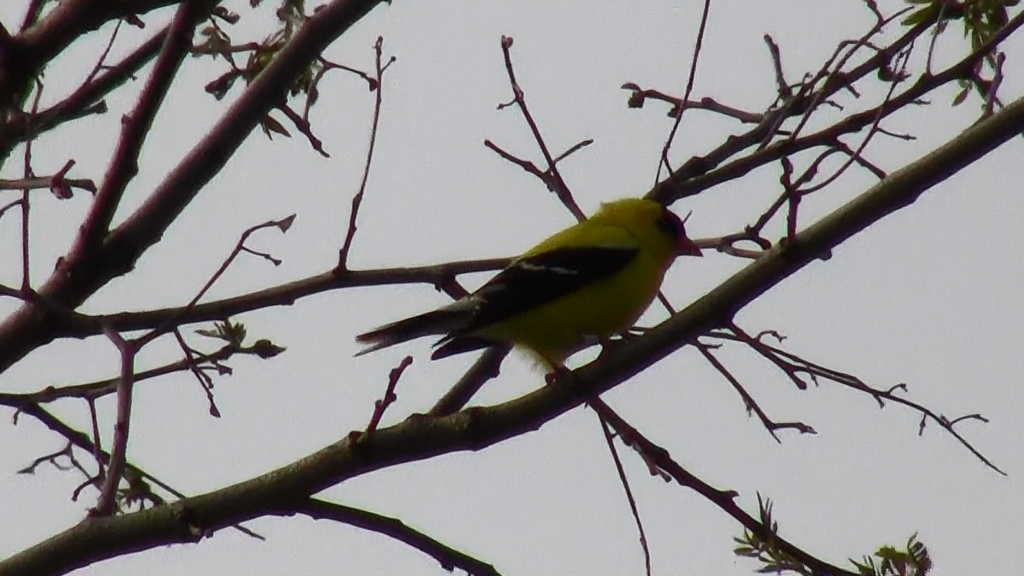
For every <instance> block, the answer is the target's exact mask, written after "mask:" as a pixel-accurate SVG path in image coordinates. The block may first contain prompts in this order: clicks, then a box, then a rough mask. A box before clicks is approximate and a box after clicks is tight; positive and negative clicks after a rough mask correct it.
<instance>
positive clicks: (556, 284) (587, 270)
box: [453, 247, 637, 336]
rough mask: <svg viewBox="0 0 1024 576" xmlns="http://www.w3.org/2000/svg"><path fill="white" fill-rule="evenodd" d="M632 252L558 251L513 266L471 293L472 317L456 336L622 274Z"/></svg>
mask: <svg viewBox="0 0 1024 576" xmlns="http://www.w3.org/2000/svg"><path fill="white" fill-rule="evenodd" d="M636 253H637V249H636V248H606V247H586V248H583V247H580V248H558V249H555V250H551V251H548V252H543V253H541V254H537V255H534V256H528V257H526V258H523V259H521V260H517V261H515V262H513V263H512V264H511V265H510V266H509V267H508V268H506V269H504V270H502V271H501V272H500V273H499V274H498V275H497V276H495V277H494V278H491V280H490V281H489V282H487V283H486V284H484V285H483V286H481V287H480V289H479V290H477V291H476V292H474V293H473V295H472V298H474V299H476V300H478V302H479V303H478V305H477V310H476V313H475V314H474V315H473V317H472V319H471V320H470V321H469V322H468V323H467V324H466V325H465V326H464V327H463V328H462V329H460V330H459V331H458V334H453V336H459V335H463V334H468V333H470V332H472V331H473V330H476V329H478V328H481V327H483V326H487V325H489V324H494V323H495V322H499V321H501V320H504V319H505V318H509V317H511V316H515V315H516V314H519V313H521V312H523V311H525V310H529V309H531V308H535V307H537V306H540V305H541V304H545V303H547V302H551V301H554V300H557V299H559V298H561V297H562V296H565V295H567V294H571V293H572V292H575V291H577V290H579V289H580V288H582V287H584V286H586V285H588V284H591V283H593V282H596V281H598V280H600V279H602V278H606V277H608V276H611V275H612V274H615V273H616V272H618V271H619V270H622V268H623V267H624V266H626V264H628V263H629V261H630V260H632V259H633V257H634V256H636Z"/></svg>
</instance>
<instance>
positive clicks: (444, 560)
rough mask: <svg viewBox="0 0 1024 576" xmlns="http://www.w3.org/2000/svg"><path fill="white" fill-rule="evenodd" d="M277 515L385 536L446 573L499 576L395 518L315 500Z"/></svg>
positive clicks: (485, 564)
mask: <svg viewBox="0 0 1024 576" xmlns="http://www.w3.org/2000/svg"><path fill="white" fill-rule="evenodd" d="M279 513H280V514H281V515H288V516H291V515H293V514H296V513H298V514H303V515H305V516H309V517H310V518H313V519H316V520H333V521H335V522H340V523H342V524H348V525H349V526H356V527H358V528H362V529H364V530H370V531H372V532H376V533H378V534H383V535H385V536H389V537H391V538H394V539H395V540H398V541H399V542H403V543H405V544H408V545H409V546H412V547H413V548H415V549H417V550H419V551H420V552H423V553H425V554H427V555H428V556H430V557H431V558H433V559H435V560H437V562H438V563H439V564H440V565H441V567H442V568H444V569H445V570H448V571H449V572H454V571H455V569H456V568H458V569H460V570H464V571H465V572H466V574H468V575H469V576H501V574H500V573H499V572H498V571H497V570H495V569H494V566H491V565H490V564H488V563H486V562H483V561H482V560H478V559H476V558H474V557H472V556H470V555H468V554H466V553H464V552H459V551H458V550H456V549H454V548H452V547H450V546H446V545H445V544H442V543H441V542H439V541H438V540H436V539H434V538H431V537H430V536H427V535H426V534H424V533H423V532H420V531H418V530H414V529H413V528H410V527H409V526H408V525H406V524H405V523H404V522H402V521H401V520H399V519H397V518H392V517H389V516H382V515H380V514H375V513H373V512H369V511H367V510H361V509H359V508H353V507H351V506H344V505H342V504H335V503H333V502H327V501H324V500H320V499H319V498H309V499H307V500H304V501H302V502H299V503H297V504H295V505H290V506H288V507H287V508H282V509H281V510H280V511H279Z"/></svg>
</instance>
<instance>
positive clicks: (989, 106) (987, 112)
mask: <svg viewBox="0 0 1024 576" xmlns="http://www.w3.org/2000/svg"><path fill="white" fill-rule="evenodd" d="M1004 62H1006V54H1005V53H1003V52H1000V53H998V54H997V55H996V62H995V67H994V68H995V72H994V73H993V75H992V82H991V83H990V85H989V88H988V91H987V92H986V93H985V107H984V108H983V109H982V113H981V118H988V117H989V116H991V115H992V114H993V113H994V112H995V105H996V103H997V102H998V101H999V96H998V95H997V94H998V92H999V87H1000V86H1002V84H1003V63H1004Z"/></svg>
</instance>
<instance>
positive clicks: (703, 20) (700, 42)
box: [654, 0, 711, 184]
mask: <svg viewBox="0 0 1024 576" xmlns="http://www.w3.org/2000/svg"><path fill="white" fill-rule="evenodd" d="M710 12H711V0H704V10H703V11H702V12H701V15H700V27H699V28H698V29H697V41H696V42H695V43H694V46H693V58H692V59H691V60H690V73H689V75H688V76H687V78H686V90H684V91H683V102H689V101H690V94H691V93H692V92H693V84H694V81H695V80H696V78H697V62H699V61H700V50H701V48H702V47H703V46H704V30H705V29H706V28H707V24H708V14H709V13H710ZM685 110H686V108H685V107H683V106H680V107H679V112H678V113H677V114H676V119H675V122H673V123H672V129H671V130H670V131H669V133H668V138H666V139H665V145H664V146H663V147H662V149H661V162H659V163H658V171H657V173H656V174H655V175H654V183H655V184H657V183H658V182H659V181H660V180H661V169H662V167H664V168H665V169H666V170H667V171H668V173H669V174H672V173H673V172H675V170H673V169H672V164H671V163H670V162H669V159H668V152H669V149H671V148H672V142H674V141H675V138H676V132H678V131H679V126H680V125H681V124H682V122H683V112H684V111H685Z"/></svg>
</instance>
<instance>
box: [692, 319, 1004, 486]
mask: <svg viewBox="0 0 1024 576" xmlns="http://www.w3.org/2000/svg"><path fill="white" fill-rule="evenodd" d="M706 336H708V337H712V338H719V339H723V340H732V341H735V342H743V341H744V340H743V339H742V338H741V337H739V336H737V335H736V334H735V333H732V332H721V331H712V332H709V333H707V334H706ZM758 342H759V344H760V346H763V347H765V348H766V349H768V350H769V351H770V353H771V354H772V355H775V356H776V360H778V361H780V362H783V363H789V364H788V365H787V366H786V367H785V368H783V370H786V371H787V373H796V372H804V373H806V374H808V375H809V376H811V377H812V378H814V379H815V381H816V380H817V378H825V379H827V380H830V381H832V382H835V383H836V384H839V385H841V386H846V387H847V388H851V389H853V390H857V391H859V392H863V393H865V394H868V395H869V396H871V397H872V398H874V399H875V401H876V402H878V405H879V407H880V408H884V407H885V403H884V402H883V400H888V401H890V402H894V403H896V404H902V405H903V406H906V407H908V408H911V409H912V410H915V411H917V412H918V413H920V414H921V415H922V417H923V418H927V419H930V420H932V421H933V422H935V423H937V424H938V425H939V426H941V427H942V428H943V429H944V430H946V432H948V433H949V434H950V435H952V436H953V437H954V438H956V440H957V441H958V442H959V443H960V444H961V445H962V446H963V447H964V448H966V449H967V450H968V451H969V452H970V453H971V454H973V455H974V457H975V458H977V459H978V460H980V461H981V462H982V463H983V464H985V465H986V466H987V467H989V468H991V469H992V470H994V471H996V472H998V473H999V474H1002V475H1003V476H1006V473H1005V472H1003V471H1002V470H1001V469H1000V468H999V467H998V466H996V465H995V464H993V463H992V462H991V461H990V460H989V459H988V458H986V457H985V456H984V455H983V454H982V453H981V452H980V451H979V450H978V449H977V448H975V447H974V446H973V445H971V443H970V442H968V441H967V440H966V439H965V438H964V437H963V436H961V435H960V433H959V432H957V431H956V429H955V428H954V427H953V426H952V424H951V422H954V421H958V420H959V419H956V420H952V421H951V420H949V419H947V418H946V417H944V416H942V415H940V414H937V413H936V412H935V411H933V410H931V409H929V408H926V407H925V406H923V405H921V404H918V403H917V402H913V401H911V400H907V399H906V398H902V397H900V396H897V395H895V392H896V391H898V390H902V391H904V392H906V391H907V386H906V384H897V385H896V386H893V387H892V388H890V389H888V390H881V389H878V388H873V387H871V386H869V385H867V384H866V383H865V382H864V381H863V380H861V379H860V378H858V377H856V376H854V375H852V374H847V373H845V372H840V371H838V370H834V369H832V368H827V367H825V366H822V365H820V364H816V363H814V362H811V361H810V360H807V359H806V358H803V357H801V356H798V355H796V354H793V353H792V352H787V351H786V350H783V349H781V348H778V347H776V346H771V345H769V344H766V343H764V342H763V341H761V340H760V339H758Z"/></svg>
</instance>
